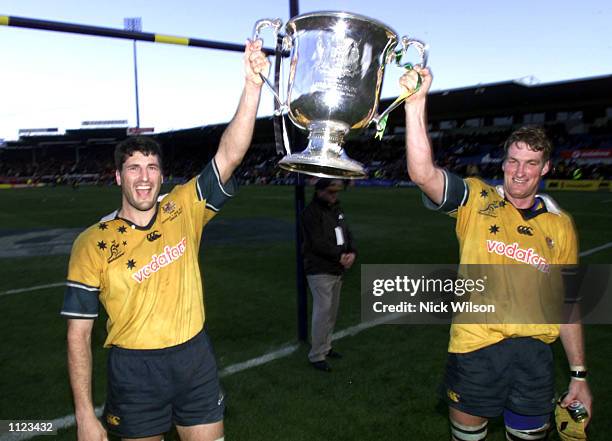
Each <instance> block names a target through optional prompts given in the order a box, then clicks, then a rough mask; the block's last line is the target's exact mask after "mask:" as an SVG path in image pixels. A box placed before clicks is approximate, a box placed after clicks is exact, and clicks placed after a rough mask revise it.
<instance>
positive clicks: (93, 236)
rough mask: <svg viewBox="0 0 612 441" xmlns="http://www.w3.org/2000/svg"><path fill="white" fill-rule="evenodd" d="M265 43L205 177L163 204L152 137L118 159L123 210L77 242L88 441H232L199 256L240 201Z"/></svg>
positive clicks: (248, 56)
mask: <svg viewBox="0 0 612 441" xmlns="http://www.w3.org/2000/svg"><path fill="white" fill-rule="evenodd" d="M268 65H269V63H268V61H267V59H266V57H265V55H264V53H263V52H262V51H261V41H259V40H258V41H256V42H247V45H246V49H245V55H244V66H245V85H244V89H243V92H242V96H241V98H240V103H239V104H238V110H237V111H236V114H235V116H234V118H233V119H232V121H231V122H230V124H229V125H228V127H227V129H226V130H225V132H224V133H223V136H222V137H221V141H220V143H219V147H218V150H217V153H216V154H215V156H214V158H213V160H212V161H211V162H210V163H209V164H208V165H206V167H204V170H202V172H201V173H200V174H199V175H198V176H196V177H195V178H193V179H192V180H190V181H189V182H187V183H186V184H185V185H179V186H176V187H175V188H174V189H173V190H172V191H171V192H170V193H169V194H167V195H165V196H163V197H161V198H159V193H160V189H161V185H162V182H163V175H162V154H161V153H162V152H161V149H160V147H159V145H158V144H157V143H156V142H155V141H153V140H152V139H150V138H146V137H138V138H130V139H127V140H126V141H124V142H122V143H120V144H119V145H118V146H117V148H116V151H115V161H116V168H117V171H116V180H117V184H118V185H120V186H121V192H122V200H121V208H119V210H117V211H116V212H114V213H112V214H110V215H108V216H106V217H104V218H102V219H101V220H100V222H99V223H97V224H95V225H93V226H91V227H90V228H88V229H87V230H85V231H84V232H83V233H81V235H80V236H79V237H78V238H77V240H76V241H75V243H74V245H73V249H72V254H71V257H70V264H69V269H68V281H67V290H66V294H65V297H64V306H63V309H62V315H64V316H65V317H66V318H68V370H69V374H70V383H71V386H72V391H73V396H74V404H75V414H76V419H77V426H78V439H79V441H83V440H96V441H98V440H106V439H107V435H106V430H108V431H109V432H111V433H113V434H116V435H118V436H120V437H122V438H123V439H133V438H138V439H146V440H161V439H162V435H163V433H164V432H167V431H168V430H169V429H170V427H171V425H172V424H174V425H176V427H177V431H178V433H179V435H180V437H181V439H183V440H203V441H214V440H222V439H223V436H224V435H223V411H224V400H223V394H222V392H221V389H220V386H219V380H218V377H217V366H216V362H215V357H214V355H213V352H212V348H211V344H210V341H209V338H208V336H207V335H206V332H205V330H204V323H205V312H204V301H203V288H202V280H201V276H200V270H199V263H198V251H199V245H200V240H201V238H202V229H203V227H204V226H205V225H206V223H207V222H208V221H209V220H210V219H211V218H212V217H214V216H215V214H216V213H217V212H218V211H219V209H220V208H221V207H222V206H223V204H224V203H225V201H226V200H227V199H228V198H229V197H231V196H232V195H233V194H234V191H235V183H234V180H233V178H232V173H233V172H234V170H235V168H236V167H237V166H238V165H239V164H240V162H241V161H242V158H243V157H244V155H245V153H246V151H247V149H248V148H249V145H250V143H251V138H252V134H253V128H254V124H255V118H256V114H257V108H258V105H259V98H260V92H261V85H262V80H261V78H260V75H259V73H260V72H264V73H265V71H266V70H267V69H268ZM100 304H101V305H102V306H103V307H104V309H105V310H106V312H107V314H108V322H107V331H108V335H107V337H106V341H105V344H104V345H105V347H107V348H110V351H109V359H108V387H107V394H108V395H107V400H106V405H105V408H104V413H103V417H102V421H103V423H104V425H105V427H106V430H105V429H104V427H103V426H102V425H101V424H100V422H99V421H98V419H97V418H96V415H95V413H94V406H93V400H92V392H91V384H92V353H91V332H92V328H93V320H94V318H95V317H97V316H98V309H99V305H100Z"/></svg>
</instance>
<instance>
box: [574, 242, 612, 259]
mask: <svg viewBox="0 0 612 441" xmlns="http://www.w3.org/2000/svg"><path fill="white" fill-rule="evenodd" d="M610 247H612V242H608V243H606V244H604V245H601V246H598V247H595V248H591V249H590V250H586V251H583V252H582V253H580V257H585V256H590V255H591V254H595V253H597V252H599V251H602V250H605V249H606V248H610Z"/></svg>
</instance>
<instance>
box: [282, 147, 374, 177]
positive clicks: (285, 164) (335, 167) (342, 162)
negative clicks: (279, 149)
mask: <svg viewBox="0 0 612 441" xmlns="http://www.w3.org/2000/svg"><path fill="white" fill-rule="evenodd" d="M278 166H279V167H280V168H282V169H284V170H288V171H292V172H296V173H304V174H307V175H311V176H318V177H320V178H337V179H364V178H367V177H368V174H367V173H366V171H365V170H364V168H363V165H362V164H361V163H360V162H357V161H354V160H352V159H351V158H349V157H348V156H346V154H344V153H343V154H342V155H341V156H340V157H337V158H331V159H330V158H328V159H326V160H325V161H324V162H322V161H321V155H320V152H313V151H312V150H309V149H306V150H304V151H303V152H300V153H293V154H291V155H287V156H285V157H284V158H283V159H281V160H280V161H279V163H278Z"/></svg>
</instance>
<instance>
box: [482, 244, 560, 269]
mask: <svg viewBox="0 0 612 441" xmlns="http://www.w3.org/2000/svg"><path fill="white" fill-rule="evenodd" d="M487 251H488V252H489V253H491V254H497V255H500V256H506V257H508V258H509V259H513V260H516V261H517V262H521V263H526V264H527V265H531V266H533V267H535V268H536V269H538V271H542V272H543V273H547V272H549V271H550V268H549V265H548V262H547V261H546V259H545V258H543V257H542V256H540V255H539V254H538V253H536V252H535V250H534V249H533V248H526V249H525V248H520V247H519V244H518V243H517V242H514V243H512V244H510V245H508V244H506V243H504V242H501V241H499V240H490V239H487Z"/></svg>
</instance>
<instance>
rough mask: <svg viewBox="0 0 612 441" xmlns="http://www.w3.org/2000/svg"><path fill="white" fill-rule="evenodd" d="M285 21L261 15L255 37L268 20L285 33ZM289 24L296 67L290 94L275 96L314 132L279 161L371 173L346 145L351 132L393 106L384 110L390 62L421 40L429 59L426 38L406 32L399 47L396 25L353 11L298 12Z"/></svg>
mask: <svg viewBox="0 0 612 441" xmlns="http://www.w3.org/2000/svg"><path fill="white" fill-rule="evenodd" d="M281 26H282V22H281V21H280V20H278V19H276V20H270V19H264V20H259V21H258V22H257V23H256V25H255V32H254V38H259V32H260V31H261V29H263V28H264V27H272V28H274V30H275V33H276V35H278V32H279V30H280V27H281ZM284 31H285V33H284V36H283V39H282V42H283V43H282V44H283V50H284V51H287V52H288V51H290V57H289V58H290V65H289V75H288V81H287V86H286V92H285V95H286V98H285V100H284V102H282V101H281V100H280V97H278V95H276V96H277V100H279V102H280V104H281V106H282V108H283V109H284V110H285V111H286V112H287V115H288V116H289V119H290V120H291V122H292V123H293V124H294V125H295V126H297V127H298V128H300V129H302V130H304V131H307V132H308V145H307V146H306V148H305V149H304V150H303V151H301V152H296V153H289V154H288V155H287V156H285V157H284V158H283V159H282V160H281V161H280V162H279V166H280V167H281V168H283V169H285V170H289V171H293V172H299V173H306V174H309V175H313V176H319V177H331V178H344V179H362V178H365V177H367V172H366V171H365V169H364V167H363V165H362V164H361V163H359V162H357V161H355V160H353V159H351V158H349V157H348V156H347V155H346V153H345V152H344V149H343V148H342V145H343V143H344V140H345V138H346V136H347V135H348V134H349V133H351V132H358V131H360V130H362V129H364V128H365V127H367V126H368V125H369V124H370V123H371V122H373V121H374V122H376V123H378V121H379V120H380V119H381V117H382V116H383V115H386V114H387V113H388V112H389V111H390V110H392V109H387V111H385V112H383V114H381V115H378V114H377V111H378V105H379V101H380V91H381V88H382V82H383V76H384V68H385V65H386V64H388V63H390V62H392V61H394V60H395V61H396V63H397V64H399V60H400V59H401V57H402V56H403V54H405V52H406V50H407V49H408V47H409V46H415V47H416V48H417V50H418V51H419V53H420V54H421V61H422V64H425V58H426V50H425V46H424V44H423V43H421V42H419V41H416V40H410V39H408V38H407V37H403V38H402V39H401V43H402V49H401V50H400V51H398V52H396V51H395V48H396V46H397V45H398V42H399V41H400V40H399V39H398V36H397V34H396V33H395V32H394V31H393V30H392V29H391V28H389V27H388V26H386V25H384V24H382V23H380V22H378V21H376V20H373V19H371V18H368V17H364V16H361V15H357V14H352V13H348V12H333V11H330V12H316V13H309V14H304V15H299V16H296V17H294V18H292V19H291V20H289V22H287V24H286V26H285V29H284ZM266 83H267V84H268V85H270V84H269V82H268V81H266ZM282 89H283V90H285V87H283V88H282ZM394 104H395V103H394ZM397 104H399V103H397ZM397 104H396V105H395V106H394V107H393V108H395V107H397Z"/></svg>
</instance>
